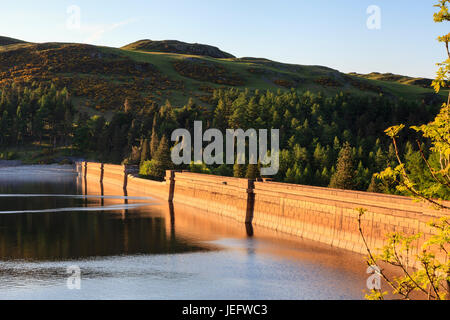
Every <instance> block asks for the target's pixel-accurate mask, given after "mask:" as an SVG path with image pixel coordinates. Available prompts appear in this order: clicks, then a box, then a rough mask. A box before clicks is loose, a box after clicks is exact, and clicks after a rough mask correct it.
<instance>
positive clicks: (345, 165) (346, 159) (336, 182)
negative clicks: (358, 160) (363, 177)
mask: <svg viewBox="0 0 450 320" xmlns="http://www.w3.org/2000/svg"><path fill="white" fill-rule="evenodd" d="M355 178H356V173H355V167H354V158H353V155H352V148H351V147H350V144H349V143H348V142H346V143H345V144H344V146H343V148H342V149H341V152H339V158H338V162H337V166H336V172H335V173H334V174H333V176H332V177H331V181H330V185H329V187H330V188H336V189H345V190H353V189H355V187H356V185H355Z"/></svg>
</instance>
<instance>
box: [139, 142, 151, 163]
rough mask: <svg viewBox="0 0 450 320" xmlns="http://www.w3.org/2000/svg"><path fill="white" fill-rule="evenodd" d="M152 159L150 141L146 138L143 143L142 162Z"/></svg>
mask: <svg viewBox="0 0 450 320" xmlns="http://www.w3.org/2000/svg"><path fill="white" fill-rule="evenodd" d="M149 159H150V150H149V142H148V140H147V139H144V140H143V141H142V144H141V164H142V163H144V161H147V160H149Z"/></svg>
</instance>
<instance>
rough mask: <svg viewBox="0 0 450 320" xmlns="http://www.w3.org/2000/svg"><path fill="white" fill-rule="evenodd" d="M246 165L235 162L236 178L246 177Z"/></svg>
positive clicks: (234, 173)
mask: <svg viewBox="0 0 450 320" xmlns="http://www.w3.org/2000/svg"><path fill="white" fill-rule="evenodd" d="M245 173H246V172H245V166H244V165H243V164H238V163H235V164H234V166H233V176H234V177H235V178H244V177H245Z"/></svg>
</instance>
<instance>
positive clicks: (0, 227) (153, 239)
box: [0, 167, 207, 260]
mask: <svg viewBox="0 0 450 320" xmlns="http://www.w3.org/2000/svg"><path fill="white" fill-rule="evenodd" d="M8 169H9V170H11V168H8ZM21 170H23V174H25V175H27V179H17V180H14V181H11V180H10V177H11V176H10V175H9V174H7V175H3V177H2V174H1V170H0V194H2V196H0V258H1V259H8V260H11V259H18V260H73V259H82V258H88V257H99V256H114V255H122V254H131V255H133V254H172V253H181V252H193V251H202V250H207V249H206V248H205V247H202V246H199V245H195V244H190V243H188V242H187V241H185V240H183V239H182V238H178V237H175V236H174V234H173V235H172V234H170V232H169V233H168V232H167V231H166V228H165V224H166V222H165V218H164V217H161V216H152V215H146V216H142V215H138V214H132V213H133V212H130V211H132V210H133V209H131V210H130V209H129V208H128V206H127V204H129V205H130V206H131V207H133V204H131V203H129V202H134V201H132V200H129V199H128V198H127V197H125V196H123V197H121V196H118V197H108V196H104V197H101V196H99V197H96V196H86V197H83V196H82V195H79V194H80V193H81V190H80V188H79V184H78V185H77V175H76V174H74V172H73V168H72V167H66V169H63V168H61V167H54V168H49V170H47V172H43V170H42V169H39V167H37V168H34V167H28V168H22V169H21ZM53 170H55V172H56V173H55V172H52V171H53ZM5 176H6V178H5ZM55 176H57V177H58V178H57V179H53V178H54V177H55ZM38 193H41V194H42V195H41V196H39V195H38ZM26 194H29V195H30V196H28V197H26ZM63 194H66V195H73V196H60V195H63ZM77 194H78V195H77ZM111 198H112V199H111ZM131 198H132V197H131ZM132 199H133V198H132ZM112 200H115V201H112ZM117 201H119V202H122V203H123V205H121V204H120V203H119V205H118V204H117V203H114V202H117ZM110 202H113V203H112V204H110ZM142 202H143V203H142V204H141V205H143V206H144V205H145V206H146V207H148V204H151V203H152V202H153V200H152V199H147V200H146V201H145V200H143V201H142ZM135 205H140V204H139V203H137V204H135ZM99 206H101V207H103V208H99ZM109 207H113V208H119V210H117V211H109V210H108V208H109ZM122 207H123V209H122ZM61 208H63V209H64V211H63V212H58V210H59V209H61ZM72 208H73V209H72ZM77 208H79V210H86V211H80V212H78V211H76V210H78V209H77ZM103 209H106V211H103ZM96 210H102V211H96ZM125 210H126V211H125ZM9 211H13V212H14V213H12V214H9V213H7V212H9ZM30 211H31V213H30ZM46 211H52V212H46ZM123 213H126V214H125V215H123Z"/></svg>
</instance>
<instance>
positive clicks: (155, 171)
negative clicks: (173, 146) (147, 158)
mask: <svg viewBox="0 0 450 320" xmlns="http://www.w3.org/2000/svg"><path fill="white" fill-rule="evenodd" d="M152 160H153V162H154V165H153V168H152V172H151V175H152V176H154V177H156V178H159V179H163V178H164V176H165V175H166V170H170V169H172V168H173V163H172V159H171V158H170V149H169V144H168V142H167V138H166V136H163V137H162V139H161V142H160V143H159V147H158V150H156V153H155V156H154V157H153V159H152Z"/></svg>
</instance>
